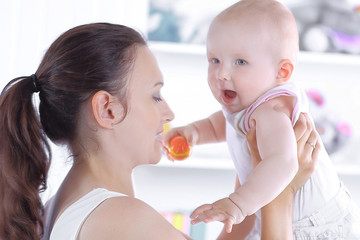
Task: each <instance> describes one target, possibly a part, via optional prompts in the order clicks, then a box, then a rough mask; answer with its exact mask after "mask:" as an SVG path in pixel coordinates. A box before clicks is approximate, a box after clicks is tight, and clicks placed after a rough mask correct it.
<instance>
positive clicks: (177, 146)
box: [169, 136, 191, 160]
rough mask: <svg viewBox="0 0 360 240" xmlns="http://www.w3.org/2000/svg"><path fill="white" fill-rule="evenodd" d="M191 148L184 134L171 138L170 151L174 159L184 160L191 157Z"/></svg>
mask: <svg viewBox="0 0 360 240" xmlns="http://www.w3.org/2000/svg"><path fill="white" fill-rule="evenodd" d="M190 152H191V148H190V146H189V144H188V143H187V141H186V138H185V137H183V136H176V137H173V138H172V139H170V145H169V153H170V155H171V157H172V158H173V159H174V160H184V159H186V158H188V157H189V155H190Z"/></svg>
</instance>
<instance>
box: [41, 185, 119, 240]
mask: <svg viewBox="0 0 360 240" xmlns="http://www.w3.org/2000/svg"><path fill="white" fill-rule="evenodd" d="M122 196H126V195H124V194H122V193H117V192H112V191H109V190H107V189H104V188H96V189H94V190H92V191H91V192H89V193H87V194H86V195H85V196H83V197H81V198H80V199H79V200H77V201H76V202H74V203H73V204H72V205H70V206H69V207H68V208H67V209H66V210H65V211H64V212H63V213H62V214H61V215H60V217H59V218H58V219H57V221H56V222H55V224H54V226H53V228H52V230H51V232H49V227H50V226H51V224H52V223H51V219H52V217H51V214H52V207H53V205H54V204H55V201H54V199H51V200H50V202H49V211H48V212H47V214H49V216H46V217H45V233H44V238H43V240H48V239H50V240H64V239H66V240H76V238H77V236H78V234H79V231H80V229H81V227H82V225H83V223H84V222H85V220H86V219H87V217H88V216H89V215H90V213H91V212H92V211H94V209H95V208H96V207H97V206H99V205H100V204H101V203H102V202H104V201H105V200H106V199H108V198H113V197H122Z"/></svg>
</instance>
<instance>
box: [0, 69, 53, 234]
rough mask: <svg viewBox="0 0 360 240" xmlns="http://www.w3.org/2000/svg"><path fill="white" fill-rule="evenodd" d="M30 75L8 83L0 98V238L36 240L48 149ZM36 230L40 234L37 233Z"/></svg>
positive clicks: (48, 157)
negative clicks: (34, 100) (35, 106)
mask: <svg viewBox="0 0 360 240" xmlns="http://www.w3.org/2000/svg"><path fill="white" fill-rule="evenodd" d="M34 76H35V75H32V76H30V77H20V78H16V79H14V80H12V81H11V82H9V83H8V84H7V85H6V86H5V88H4V90H3V92H2V93H1V96H0V239H1V240H5V239H6V240H15V239H31V240H38V239H40V238H41V235H42V232H43V220H42V219H43V212H44V207H43V204H42V202H41V199H40V196H39V192H41V191H44V190H45V189H46V178H47V172H48V168H49V165H50V159H51V150H50V146H49V143H48V142H47V138H46V136H45V135H44V134H43V131H42V128H41V124H40V121H39V119H38V114H37V112H36V111H35V108H34V104H33V100H32V99H33V98H32V96H33V93H34V92H35V91H36V87H37V88H39V86H36V85H35V86H34ZM39 230H40V232H39Z"/></svg>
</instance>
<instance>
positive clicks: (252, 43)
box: [207, 20, 279, 113]
mask: <svg viewBox="0 0 360 240" xmlns="http://www.w3.org/2000/svg"><path fill="white" fill-rule="evenodd" d="M246 23H247V21H243V22H241V21H231V20H228V21H226V22H223V21H216V20H215V21H214V22H213V23H212V25H211V27H210V29H209V33H208V38H207V57H208V64H209V66H208V83H209V86H210V88H211V91H212V93H213V95H214V96H215V98H216V99H217V101H219V103H220V104H221V105H222V106H223V107H224V108H225V109H226V110H227V111H228V112H231V113H234V112H239V111H241V110H242V109H244V108H247V107H249V105H250V104H251V103H252V102H254V101H255V100H256V99H257V98H258V97H259V96H261V95H262V94H263V93H265V92H266V91H268V90H269V89H271V88H272V87H275V86H276V85H277V83H276V76H277V73H278V67H279V59H278V54H277V52H278V51H277V50H276V49H275V48H276V47H277V46H278V44H276V43H274V40H273V39H272V37H271V32H270V31H268V30H264V28H262V27H259V28H254V27H251V26H249V25H248V24H246Z"/></svg>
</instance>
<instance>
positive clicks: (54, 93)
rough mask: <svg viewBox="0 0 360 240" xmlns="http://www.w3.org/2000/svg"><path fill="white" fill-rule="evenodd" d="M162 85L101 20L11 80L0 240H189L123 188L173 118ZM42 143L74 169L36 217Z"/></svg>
mask: <svg viewBox="0 0 360 240" xmlns="http://www.w3.org/2000/svg"><path fill="white" fill-rule="evenodd" d="M163 84H164V83H163V79H162V75H161V72H160V70H159V68H158V65H157V63H156V60H155V58H154V56H153V55H152V53H151V52H150V50H149V49H148V47H147V46H146V42H145V41H144V39H143V38H142V37H141V35H140V34H139V33H137V32H136V31H134V30H133V29H131V28H128V27H125V26H121V25H113V24H107V23H96V24H88V25H82V26H78V27H75V28H73V29H70V30H69V31H67V32H65V33H64V34H62V35H61V36H60V37H59V38H58V39H57V40H55V42H54V43H53V44H52V45H51V46H50V48H49V49H48V51H47V52H46V54H45V56H44V58H43V60H42V62H41V63H40V66H39V68H38V69H37V71H36V73H35V74H33V75H31V76H29V77H20V78H16V79H14V80H12V81H11V82H10V83H9V84H8V85H7V86H6V87H5V89H4V90H3V92H2V94H1V97H0V112H1V115H0V146H1V150H0V191H1V194H0V199H1V200H0V206H1V207H0V215H1V218H0V239H9V240H13V239H35V240H36V239H41V238H43V239H52V240H54V239H78V240H81V239H87V240H89V239H90V240H91V239H118V238H121V239H174V240H176V239H187V238H189V237H187V236H184V235H183V234H182V233H181V232H179V231H178V230H176V229H175V228H174V227H172V226H171V224H169V223H168V222H167V221H166V220H165V219H164V218H163V217H162V216H161V215H160V214H159V213H157V212H156V211H155V210H154V209H153V208H151V207H150V206H149V205H147V204H146V203H144V202H142V201H141V200H139V199H136V198H135V197H134V190H133V186H132V178H131V173H132V170H133V169H134V168H135V167H136V166H138V165H142V164H155V163H157V162H159V160H160V158H161V152H160V148H161V138H160V134H161V133H162V131H163V125H164V124H165V123H167V122H169V121H171V120H172V119H173V118H174V114H173V112H172V111H171V110H170V108H169V107H168V105H167V103H166V102H165V100H164V99H162V96H161V88H162V86H163ZM35 92H38V93H39V98H40V105H39V110H38V109H37V107H36V106H35V105H34V104H33V103H32V97H33V94H34V93H35ZM38 111H39V116H38V115H37V112H38ZM48 138H49V139H50V140H51V141H53V142H54V143H56V144H61V145H66V146H67V147H68V149H69V151H70V154H71V156H72V157H73V166H72V168H71V169H70V171H69V173H68V175H67V176H66V178H65V179H64V181H63V183H62V185H61V186H60V188H59V190H58V192H57V194H56V195H55V196H54V197H53V198H52V199H51V200H49V202H48V203H47V204H46V211H45V214H44V207H43V205H42V203H41V200H40V197H39V191H40V192H41V191H43V190H44V189H45V188H46V178H47V172H48V168H49V165H50V160H51V151H50V147H49V143H48V140H47V139H48ZM302 138H303V139H305V138H306V137H304V136H303V137H302ZM306 140H307V139H306ZM301 151H302V149H301ZM44 216H45V219H43V217H44ZM290 225H291V224H290Z"/></svg>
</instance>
